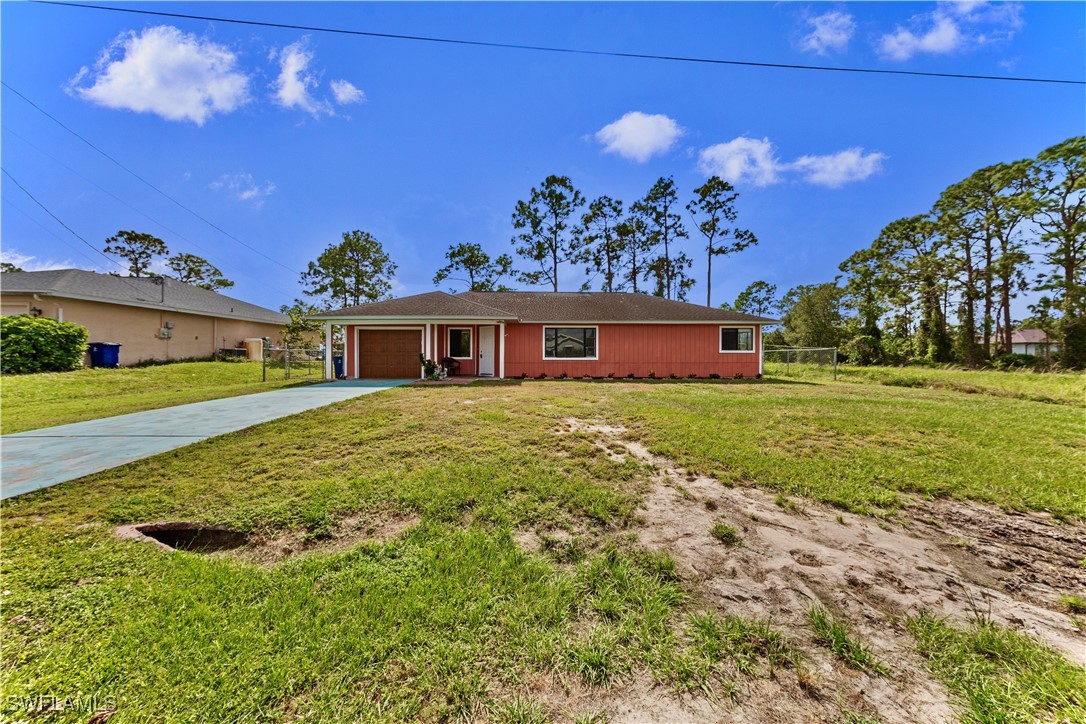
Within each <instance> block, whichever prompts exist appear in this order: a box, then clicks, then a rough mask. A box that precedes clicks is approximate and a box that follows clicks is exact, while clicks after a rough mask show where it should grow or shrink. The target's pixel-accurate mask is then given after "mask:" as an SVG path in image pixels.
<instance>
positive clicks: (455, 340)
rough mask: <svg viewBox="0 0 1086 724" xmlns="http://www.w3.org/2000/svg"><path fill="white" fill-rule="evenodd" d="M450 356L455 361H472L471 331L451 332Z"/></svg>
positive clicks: (457, 330)
mask: <svg viewBox="0 0 1086 724" xmlns="http://www.w3.org/2000/svg"><path fill="white" fill-rule="evenodd" d="M449 356H450V357H452V358H454V359H471V329H470V328H468V329H450V330H449Z"/></svg>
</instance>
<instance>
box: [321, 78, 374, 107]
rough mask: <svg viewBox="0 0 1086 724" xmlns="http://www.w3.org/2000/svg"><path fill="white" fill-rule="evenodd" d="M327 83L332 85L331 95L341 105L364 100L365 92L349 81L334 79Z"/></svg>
mask: <svg viewBox="0 0 1086 724" xmlns="http://www.w3.org/2000/svg"><path fill="white" fill-rule="evenodd" d="M329 85H330V86H331V87H332V95H333V96H335V98H336V103H338V104H340V105H341V106H345V105H347V104H348V103H362V102H364V101H365V100H366V94H365V93H363V92H362V89H361V88H356V87H355V85H354V84H353V83H351V82H350V81H347V80H334V81H332V82H331V83H329Z"/></svg>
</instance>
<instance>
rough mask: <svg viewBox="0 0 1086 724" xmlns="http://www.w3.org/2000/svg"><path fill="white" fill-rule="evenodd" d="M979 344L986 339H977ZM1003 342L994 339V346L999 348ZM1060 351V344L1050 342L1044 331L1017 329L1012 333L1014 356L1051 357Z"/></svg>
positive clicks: (1054, 341) (979, 337)
mask: <svg viewBox="0 0 1086 724" xmlns="http://www.w3.org/2000/svg"><path fill="white" fill-rule="evenodd" d="M977 342H978V343H983V342H984V337H981V336H978V337H977ZM1001 342H1002V340H1001V339H999V338H996V337H993V338H992V346H993V347H998V346H999V345H1000V344H1001ZM1059 351H1060V343H1059V342H1058V341H1056V340H1050V339H1049V338H1048V335H1047V334H1045V331H1044V330H1043V329H1034V328H1030V329H1015V330H1012V331H1011V352H1013V353H1014V354H1028V355H1032V356H1034V357H1049V356H1051V355H1052V354H1053V353H1055V352H1059Z"/></svg>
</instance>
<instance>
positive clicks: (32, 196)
mask: <svg viewBox="0 0 1086 724" xmlns="http://www.w3.org/2000/svg"><path fill="white" fill-rule="evenodd" d="M0 172H3V174H4V175H5V176H7V177H8V178H9V179H10V180H11V182H12V183H13V184H15V185H16V186H18V187H19V188H20V189H22V192H23V193H24V194H26V195H27V196H29V197H30V200H31V201H33V202H34V203H35V204H37V205H38V206H40V207H41V209H42V211H44V212H45V213H47V214H49V215H50V216H52V217H53V220H54V221H56V222H57V223H58V224H60V225H61V226H63V227H64V228H65V229H67V230H68V232H69V233H70V234H71V235H72V236H74V237H75V238H77V239H79V240H80V241H82V242H83V243H84V244H86V245H87V246H88V247H90V248H91V250H93V251H94V253H95V254H98V256H100V257H102V258H103V259H105V260H106V261H108V262H109V263H110V264H116V265H117V266H119V267H121V269H126V267H125V266H124V264H121V263H120V262H119V261H117V260H116V259H111V258H110V257H108V256H106V255H105V253H103V252H101V251H99V250H98V247H96V246H95V245H94V244H92V243H90V242H89V241H87V240H86V239H84V238H83V237H82V236H80V235H79V234H77V233H76V231H75V229H73V228H72V227H70V226H68V225H67V224H65V223H64V222H63V221H61V219H60V217H59V216H57V215H56V214H54V213H53V212H52V211H50V210H49V208H48V207H47V206H46V205H45V204H43V203H42V202H40V201H38V199H37V198H36V197H35V196H34V194H32V193H30V192H29V191H27V190H26V187H25V186H23V185H22V184H21V183H19V182H18V181H17V180H16V179H15V177H14V176H12V175H11V174H10V173H8V170H7V169H6V168H0ZM117 278H118V279H120V280H121V281H122V282H124V283H125V284H127V285H128V286H130V287H131V288H132V289H135V290H136V292H137V293H138V294H144V293H145V292H144V291H143V290H142V289H140V288H139V287H137V286H136V285H134V284H131V283H130V282H127V281H125V278H124V277H117Z"/></svg>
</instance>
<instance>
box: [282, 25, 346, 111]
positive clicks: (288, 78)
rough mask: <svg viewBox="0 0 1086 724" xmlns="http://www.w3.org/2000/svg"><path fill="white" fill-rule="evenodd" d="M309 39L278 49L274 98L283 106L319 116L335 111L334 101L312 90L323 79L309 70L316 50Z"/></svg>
mask: <svg viewBox="0 0 1086 724" xmlns="http://www.w3.org/2000/svg"><path fill="white" fill-rule="evenodd" d="M307 44H308V39H307V38H302V39H301V40H299V41H297V42H295V43H291V44H290V45H288V46H287V47H285V48H283V50H282V51H280V53H279V77H278V78H277V79H276V81H275V100H276V102H277V103H278V104H279V105H281V106H282V107H283V108H297V109H299V110H303V111H305V112H306V113H309V114H310V115H312V116H314V117H317V118H319V117H320V116H321V115H329V116H332V115H335V111H333V110H332V104H331V103H329V102H328V101H327V100H323V99H318V98H314V97H313V95H312V93H310V90H311V89H313V88H316V87H317V86H318V85H319V83H320V81H319V80H318V79H317V77H316V76H315V75H313V74H312V73H310V72H309V64H310V63H312V62H313V53H312V51H310V50H309V48H308V47H307Z"/></svg>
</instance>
